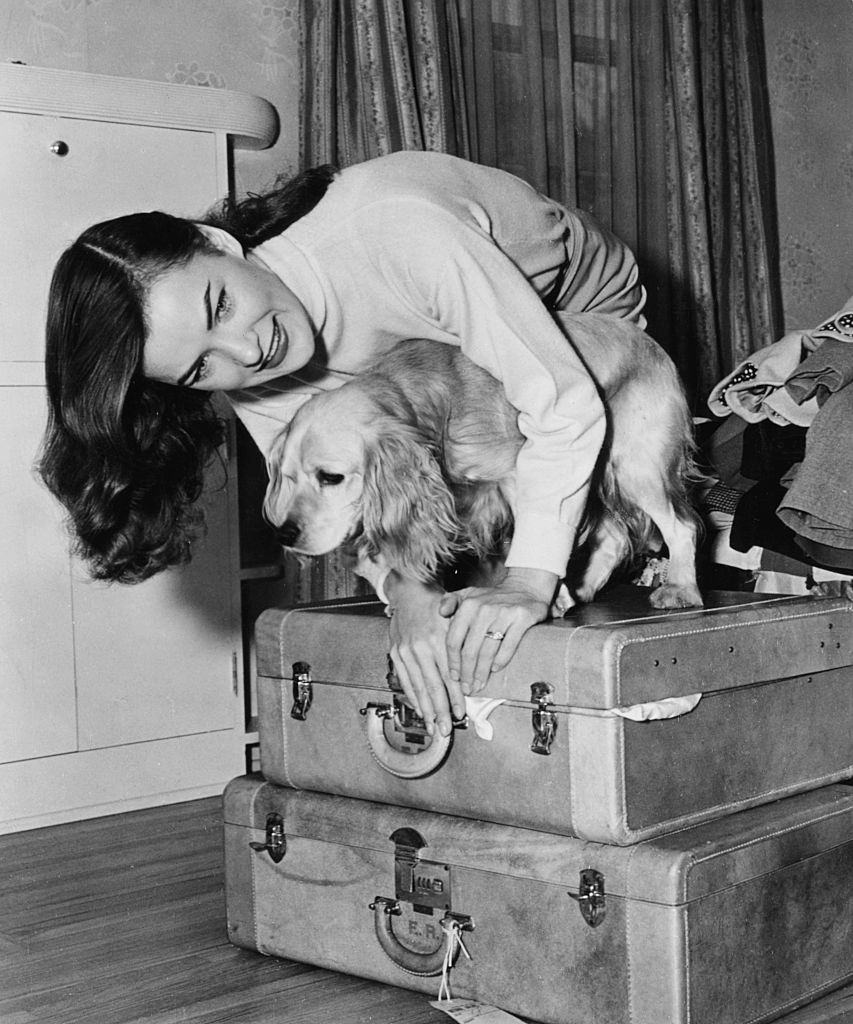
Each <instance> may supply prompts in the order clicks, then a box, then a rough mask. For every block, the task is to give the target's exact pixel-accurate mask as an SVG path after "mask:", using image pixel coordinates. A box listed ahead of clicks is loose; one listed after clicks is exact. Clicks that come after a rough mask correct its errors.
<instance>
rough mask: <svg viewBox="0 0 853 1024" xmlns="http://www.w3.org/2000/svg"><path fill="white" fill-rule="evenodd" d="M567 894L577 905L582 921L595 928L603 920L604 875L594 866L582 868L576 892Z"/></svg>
mask: <svg viewBox="0 0 853 1024" xmlns="http://www.w3.org/2000/svg"><path fill="white" fill-rule="evenodd" d="M569 896H570V897H571V898H572V899H573V900H575V902H576V903H577V905H578V909H579V910H580V912H581V914H582V916H583V919H584V921H586V923H587V924H588V925H589V926H590V928H595V927H597V926H598V925H600V924H601V922H602V921H603V920H604V915H605V914H606V912H607V907H606V906H605V898H604V875H602V874H601V872H600V871H596V870H595V868H582V869H581V873H580V878H579V879H578V891H577V894H575V893H573V892H570V893H569Z"/></svg>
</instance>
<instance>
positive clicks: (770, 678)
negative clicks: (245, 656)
mask: <svg viewBox="0 0 853 1024" xmlns="http://www.w3.org/2000/svg"><path fill="white" fill-rule="evenodd" d="M707 600H708V606H707V607H705V608H703V609H684V610H679V611H656V610H654V609H652V608H650V606H649V605H648V603H647V600H646V594H645V592H644V591H642V590H640V589H639V588H635V587H626V588H621V589H619V590H617V591H616V592H615V593H614V596H612V597H610V598H608V599H606V600H600V601H598V602H597V603H595V604H593V605H589V606H587V607H585V608H581V609H576V610H574V611H573V613H572V614H571V615H570V616H569V617H568V618H566V619H562V620H559V621H554V622H550V623H546V624H543V625H540V626H536V627H534V628H533V629H531V630H530V631H529V632H528V633H527V635H526V636H525V638H524V639H523V641H522V643H521V645H520V647H519V650H518V652H517V653H516V656H515V657H514V658H513V660H512V662H511V663H510V665H509V666H508V667H507V668H506V670H504V671H503V672H500V673H496V674H494V675H493V676H492V677H491V679H490V681H489V683H488V685H487V687H486V689H485V690H483V691H482V692H481V693H479V694H478V695H477V698H476V699H475V700H474V701H469V716H468V719H467V722H466V724H465V727H463V728H457V729H455V730H454V732H453V734H452V736H451V737H450V738H449V739H447V740H442V739H441V738H438V737H437V738H431V737H430V736H428V735H427V733H426V731H425V730H424V728H423V727H422V724H421V723H420V722H419V721H418V720H417V719H416V718H414V716H413V715H412V714H411V711H410V709H409V708H408V705H406V704H405V702H404V701H402V699H401V696H400V695H399V694H397V693H395V692H394V691H393V690H391V689H389V681H388V680H389V674H388V656H387V651H388V622H387V619H386V618H385V617H384V615H383V614H382V608H381V605H379V604H378V603H376V602H374V601H362V602H358V601H355V602H353V601H344V602H339V603H328V604H325V605H318V606H314V607H304V608H296V609H291V610H279V609H272V610H269V611H266V612H264V613H263V614H262V615H261V616H260V618H259V620H258V623H257V627H256V639H257V667H258V711H259V734H260V746H261V771H262V772H263V774H264V775H265V777H266V778H267V779H269V780H270V781H272V782H276V783H278V784H280V785H285V786H290V787H292V788H295V789H308V790H314V791H318V792H325V793H333V794H338V795H341V796H351V797H358V798H362V799H368V800H375V801H379V802H383V803H390V804H396V805H401V806H408V807H418V808H423V809H426V810H439V811H442V812H444V813H449V814H456V815H461V816H463V817H471V818H480V819H483V820H486V821H492V822H496V823H502V824H509V825H519V826H522V827H526V828H535V829H541V830H543V831H547V832H556V833H560V834H563V835H573V836H578V837H580V838H584V839H591V840H594V841H597V842H603V843H611V844H615V845H628V844H631V843H635V842H638V841H640V840H644V839H648V838H651V837H654V836H657V835H661V834H663V833H665V832H669V831H672V830H673V829H678V828H683V827H686V826H688V825H692V824H695V823H697V822H700V821H704V820H707V819H711V818H716V817H720V816H722V815H725V814H728V813H731V812H732V811H736V810H739V809H742V808H745V807H749V806H753V805H756V804H761V803H765V802H768V801H771V800H774V799H777V798H779V797H782V796H786V795H790V794H792V793H795V792H798V791H802V790H807V789H815V788H818V787H820V786H824V785H826V784H828V783H830V782H836V781H840V780H842V779H846V778H850V777H851V776H853V730H851V728H850V722H851V720H853V716H851V712H852V711H853V667H851V665H853V604H851V603H850V602H848V601H844V600H840V599H827V598H811V597H768V596H767V595H751V594H742V593H716V594H709V595H707ZM392 681H393V680H392ZM661 716H673V717H661Z"/></svg>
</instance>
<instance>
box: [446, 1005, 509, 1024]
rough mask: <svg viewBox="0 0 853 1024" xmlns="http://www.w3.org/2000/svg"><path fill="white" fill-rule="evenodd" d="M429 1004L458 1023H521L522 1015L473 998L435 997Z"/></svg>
mask: <svg viewBox="0 0 853 1024" xmlns="http://www.w3.org/2000/svg"><path fill="white" fill-rule="evenodd" d="M429 1005H430V1006H434V1007H435V1008H436V1010H442V1011H443V1012H444V1013H446V1014H447V1016H448V1017H451V1018H452V1019H453V1020H455V1021H456V1022H457V1024H521V1018H520V1017H513V1015H512V1014H511V1013H507V1012H506V1011H505V1010H499V1009H498V1007H497V1006H488V1005H487V1004H486V1003H475V1002H474V1001H473V1000H471V999H434V1000H432V1001H431V1002H430V1004H429Z"/></svg>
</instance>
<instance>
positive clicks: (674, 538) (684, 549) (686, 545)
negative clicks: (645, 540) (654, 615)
mask: <svg viewBox="0 0 853 1024" xmlns="http://www.w3.org/2000/svg"><path fill="white" fill-rule="evenodd" d="M646 511H647V512H648V513H649V516H650V517H651V518H652V520H653V521H654V524H655V526H657V528H658V530H660V533H661V536H662V537H663V539H664V541H665V543H666V546H667V548H668V549H669V565H668V568H667V574H666V582H665V583H663V584H661V586H659V587H657V588H656V589H655V590H653V591H652V593H651V596H650V597H649V601H650V602H651V604H652V605H653V606H654V607H655V608H690V607H692V606H693V605H698V606H701V605H702V604H703V601H702V595H701V594H700V593H699V587H698V586H697V585H696V532H697V528H696V525H695V523H692V522H690V521H689V520H686V519H681V518H679V516H678V515H677V514H676V512H675V509H674V508H673V507H672V505H671V504H670V503H669V502H666V508H663V509H656V510H653V509H651V508H648V507H647V508H646Z"/></svg>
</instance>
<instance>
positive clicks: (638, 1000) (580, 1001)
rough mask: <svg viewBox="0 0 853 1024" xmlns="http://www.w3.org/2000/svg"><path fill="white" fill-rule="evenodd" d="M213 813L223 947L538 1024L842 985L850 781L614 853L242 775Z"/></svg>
mask: <svg viewBox="0 0 853 1024" xmlns="http://www.w3.org/2000/svg"><path fill="white" fill-rule="evenodd" d="M225 823H226V824H225V850H226V855H225V865H226V893H227V911H228V935H229V938H230V939H231V941H232V942H234V943H236V944H237V945H240V946H245V947H247V948H250V949H256V950H259V951H260V952H262V953H266V954H273V955H277V956H282V957H286V958H289V959H292V960H299V961H304V962H307V963H311V964H315V965H317V966H321V967H324V968H328V969H331V970H336V971H342V972H345V973H348V974H354V975H358V976H362V977H365V978H371V979H374V980H378V981H381V982H385V983H390V984H393V985H398V986H402V987H405V988H411V989H415V990H417V991H421V992H424V993H427V994H429V995H430V996H431V997H433V998H435V996H436V995H437V994H438V992H439V987H440V984H441V981H442V975H443V968H445V970H444V974H445V979H444V980H446V981H449V985H450V988H451V990H452V995H453V996H454V997H460V998H467V999H473V1000H476V1001H478V1002H482V1003H487V1004H491V1005H496V1006H500V1007H502V1008H504V1009H505V1010H508V1011H509V1012H511V1013H516V1014H520V1015H522V1016H524V1017H527V1018H531V1019H533V1020H537V1021H544V1022H550V1024H589V1022H590V1021H595V1022H596V1024H625V1022H628V1021H630V1022H631V1024H746V1022H750V1024H755V1022H758V1021H765V1020H770V1019H772V1018H773V1017H776V1016H779V1015H781V1014H783V1013H785V1012H787V1011H789V1010H791V1009H793V1008H794V1007H796V1006H798V1005H801V1004H803V1003H806V1002H808V1001H810V1000H812V999H815V998H817V997H818V996H820V995H821V994H823V993H824V992H826V991H828V990H830V989H832V988H835V987H837V986H840V985H842V984H844V983H845V982H846V981H847V980H848V979H850V978H851V977H853V932H851V927H850V920H851V915H850V912H851V907H853V789H851V788H850V787H849V786H844V785H833V786H827V787H825V788H823V789H820V790H814V791H812V792H809V793H802V794H799V795H796V796H791V797H787V798H786V799H784V800H780V801H778V802H776V803H774V804H768V805H764V806H762V807H757V808H752V809H750V810H746V811H740V812H738V813H736V814H732V815H729V816H728V817H725V818H721V819H718V820H716V821H712V822H706V823H704V824H701V825H696V826H693V827H691V828H687V829H683V830H681V831H678V832H674V833H670V834H668V835H665V836H662V837H658V838H656V839H652V840H646V841H644V842H641V843H638V844H636V845H634V846H631V847H617V846H610V845H604V844H599V843H593V842H588V841H584V840H580V839H576V838H572V837H566V836H560V835H555V834H551V833H544V832H538V831H536V830H533V829H522V828H516V827H512V826H506V825H495V824H491V823H487V822H482V821H477V820H475V819H469V818H458V817H453V816H449V815H442V814H436V813H433V812H430V811H419V810H415V809H411V808H401V807H395V806H392V805H388V804H377V803H373V802H370V801H364V800H356V799H352V798H348V797H338V796H332V795H327V794H320V793H311V792H300V791H296V790H291V789H287V788H284V787H280V786H277V785H275V784H273V783H270V782H266V781H264V780H263V779H262V778H260V777H259V776H245V777H243V778H239V779H235V780H234V781H233V782H232V783H231V784H230V785H229V786H228V788H227V790H226V792H225ZM462 944H464V950H462V949H461V945H462ZM460 954H461V955H460ZM466 954H468V955H470V959H468V956H467V955H466ZM448 962H453V966H452V967H451V968H450V969H449V972H448V971H447V969H446V965H447V963H448Z"/></svg>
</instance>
